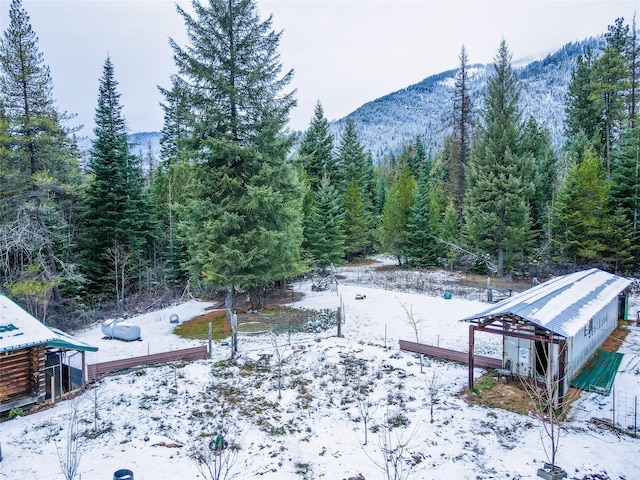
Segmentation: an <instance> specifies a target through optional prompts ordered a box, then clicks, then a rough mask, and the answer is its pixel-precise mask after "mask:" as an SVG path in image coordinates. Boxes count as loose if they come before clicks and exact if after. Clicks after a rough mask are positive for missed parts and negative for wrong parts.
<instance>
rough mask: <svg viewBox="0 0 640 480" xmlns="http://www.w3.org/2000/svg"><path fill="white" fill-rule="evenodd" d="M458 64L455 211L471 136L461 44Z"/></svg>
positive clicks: (465, 60)
mask: <svg viewBox="0 0 640 480" xmlns="http://www.w3.org/2000/svg"><path fill="white" fill-rule="evenodd" d="M459 58H460V66H459V67H458V71H457V73H456V79H455V87H454V92H453V112H452V121H453V138H454V139H455V142H456V143H457V145H456V146H455V147H456V148H455V150H456V152H455V153H456V155H455V157H454V162H453V164H452V165H451V169H452V171H451V180H452V183H453V184H454V185H455V191H456V192H457V193H456V195H455V197H456V198H455V199H454V202H455V205H456V207H457V211H458V212H461V211H462V206H463V205H464V196H465V184H466V179H465V170H466V167H467V164H468V162H469V152H470V150H471V136H472V132H473V125H474V122H473V118H472V103H471V95H470V94H469V85H468V82H469V78H468V76H469V73H468V71H467V69H468V64H469V57H468V56H467V50H466V49H465V48H464V45H463V46H462V49H461V51H460V57H459Z"/></svg>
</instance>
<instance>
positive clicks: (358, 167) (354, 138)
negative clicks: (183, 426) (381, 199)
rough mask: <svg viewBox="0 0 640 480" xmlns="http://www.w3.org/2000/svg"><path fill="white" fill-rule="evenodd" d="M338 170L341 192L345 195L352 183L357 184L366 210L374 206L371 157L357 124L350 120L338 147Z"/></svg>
mask: <svg viewBox="0 0 640 480" xmlns="http://www.w3.org/2000/svg"><path fill="white" fill-rule="evenodd" d="M338 168H339V169H340V174H341V178H340V179H339V180H338V182H337V185H338V188H339V191H340V192H342V194H344V192H346V190H347V188H348V186H349V184H350V183H351V182H356V184H357V185H358V189H359V190H360V194H361V195H362V196H363V199H364V201H365V202H366V208H367V209H368V210H369V211H372V209H371V208H370V207H371V205H372V204H373V193H374V186H375V181H374V172H373V163H372V162H371V157H370V156H369V155H368V154H367V153H366V152H365V151H364V148H363V147H362V144H361V143H360V139H359V138H358V131H357V129H356V124H355V122H354V121H353V120H352V119H351V118H348V119H347V121H346V123H345V127H344V131H343V132H342V136H341V138H340V146H339V147H338Z"/></svg>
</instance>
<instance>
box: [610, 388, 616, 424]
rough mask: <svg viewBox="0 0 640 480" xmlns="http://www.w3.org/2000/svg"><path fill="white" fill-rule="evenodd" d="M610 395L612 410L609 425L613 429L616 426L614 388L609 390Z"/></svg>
mask: <svg viewBox="0 0 640 480" xmlns="http://www.w3.org/2000/svg"><path fill="white" fill-rule="evenodd" d="M611 393H612V394H613V397H612V400H613V408H612V418H611V424H612V425H613V426H614V427H615V426H616V389H615V388H614V389H613V390H611Z"/></svg>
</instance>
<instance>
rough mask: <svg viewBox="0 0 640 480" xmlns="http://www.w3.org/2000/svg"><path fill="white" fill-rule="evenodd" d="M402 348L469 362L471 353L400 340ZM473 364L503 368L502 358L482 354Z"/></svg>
mask: <svg viewBox="0 0 640 480" xmlns="http://www.w3.org/2000/svg"><path fill="white" fill-rule="evenodd" d="M400 350H405V351H407V352H414V353H422V354H424V355H428V356H430V357H435V358H444V359H445V360H452V361H454V362H459V363H465V364H468V363H469V354H468V353H467V352H459V351H457V350H449V349H448V348H440V347H434V346H433V345H425V344H423V343H415V342H409V341H407V340H400ZM473 364H474V366H476V367H479V368H495V369H500V368H502V360H500V359H499V358H491V357H483V356H480V355H474V356H473Z"/></svg>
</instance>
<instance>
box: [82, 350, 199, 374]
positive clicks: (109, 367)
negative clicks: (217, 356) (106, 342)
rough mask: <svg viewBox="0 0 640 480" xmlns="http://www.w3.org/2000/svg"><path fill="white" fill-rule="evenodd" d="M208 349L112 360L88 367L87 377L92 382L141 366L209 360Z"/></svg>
mask: <svg viewBox="0 0 640 480" xmlns="http://www.w3.org/2000/svg"><path fill="white" fill-rule="evenodd" d="M207 355H208V349H207V346H206V345H201V346H198V347H190V348H183V349H181V350H173V351H171V352H162V353H154V354H152V355H143V356H140V357H132V358H123V359H121V360H111V361H109V362H102V363H94V364H91V365H87V375H88V377H89V378H88V380H89V381H90V382H92V381H94V380H95V379H97V378H100V377H101V376H102V375H105V374H107V373H111V372H116V371H118V370H125V369H127V368H132V367H137V366H140V365H155V364H159V363H168V362H175V361H178V360H185V361H192V360H202V359H205V358H207Z"/></svg>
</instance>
